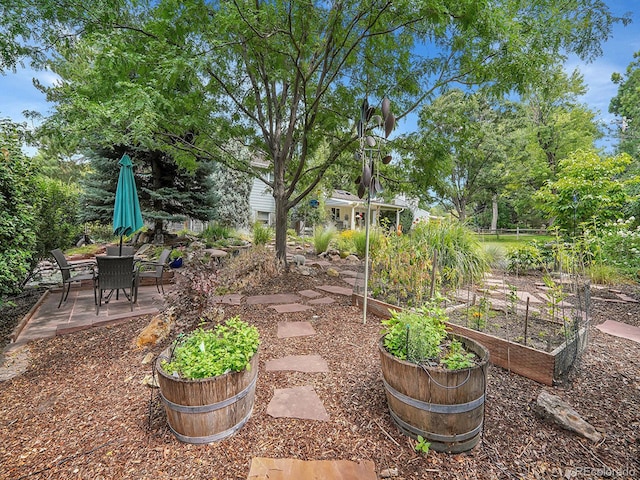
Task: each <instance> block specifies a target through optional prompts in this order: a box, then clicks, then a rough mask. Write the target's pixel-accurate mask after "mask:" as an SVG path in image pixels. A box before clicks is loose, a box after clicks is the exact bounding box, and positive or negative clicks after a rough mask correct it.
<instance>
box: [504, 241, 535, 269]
mask: <svg viewBox="0 0 640 480" xmlns="http://www.w3.org/2000/svg"><path fill="white" fill-rule="evenodd" d="M542 265H543V263H542V254H541V252H540V249H539V248H538V245H537V244H536V243H535V242H530V243H526V244H524V245H518V246H517V247H511V248H508V249H507V270H508V271H509V272H510V273H515V274H520V273H525V272H527V271H529V270H538V269H540V268H542Z"/></svg>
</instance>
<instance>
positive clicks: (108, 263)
mask: <svg viewBox="0 0 640 480" xmlns="http://www.w3.org/2000/svg"><path fill="white" fill-rule="evenodd" d="M96 260H97V262H98V276H97V280H96V283H95V291H96V297H97V302H96V315H98V313H100V307H101V306H102V297H103V293H104V291H105V290H109V291H110V293H109V295H108V296H107V298H106V299H105V302H104V303H108V302H109V300H110V298H111V295H112V294H113V292H114V291H115V292H119V291H120V290H122V291H123V292H124V295H125V297H126V298H127V300H129V304H130V305H131V311H133V304H134V303H135V301H136V297H137V295H136V291H135V290H136V286H137V284H138V275H137V273H138V272H137V270H134V263H133V257H132V256H129V257H109V256H106V257H100V256H98V257H96ZM127 290H129V293H127ZM116 298H117V293H116Z"/></svg>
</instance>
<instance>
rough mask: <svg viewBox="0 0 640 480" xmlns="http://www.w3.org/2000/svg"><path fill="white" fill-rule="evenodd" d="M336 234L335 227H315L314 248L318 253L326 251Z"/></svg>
mask: <svg viewBox="0 0 640 480" xmlns="http://www.w3.org/2000/svg"><path fill="white" fill-rule="evenodd" d="M335 235H336V229H335V228H334V227H325V226H318V227H316V228H314V229H313V248H314V249H315V252H316V253H322V252H326V251H327V249H328V248H329V244H330V243H331V240H333V237H335Z"/></svg>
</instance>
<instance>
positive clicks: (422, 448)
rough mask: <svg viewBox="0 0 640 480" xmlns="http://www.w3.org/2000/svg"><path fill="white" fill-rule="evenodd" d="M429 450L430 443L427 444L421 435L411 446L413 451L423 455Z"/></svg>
mask: <svg viewBox="0 0 640 480" xmlns="http://www.w3.org/2000/svg"><path fill="white" fill-rule="evenodd" d="M430 448H431V443H429V442H427V441H426V440H425V439H424V437H423V436H422V435H418V441H417V442H416V444H415V445H414V446H413V449H414V450H415V451H416V452H418V453H422V454H423V455H428V454H429V449H430Z"/></svg>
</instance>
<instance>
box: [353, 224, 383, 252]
mask: <svg viewBox="0 0 640 480" xmlns="http://www.w3.org/2000/svg"><path fill="white" fill-rule="evenodd" d="M384 238H385V235H384V234H383V233H382V232H381V231H380V229H378V228H370V229H369V255H370V256H372V257H373V256H374V255H375V254H376V252H377V251H378V249H379V248H381V246H382V244H383V243H384ZM352 239H353V246H354V248H355V249H356V254H357V255H358V257H360V258H364V257H365V252H366V250H367V233H366V230H365V229H364V228H362V229H360V230H356V231H355V232H354V234H353V236H352Z"/></svg>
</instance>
